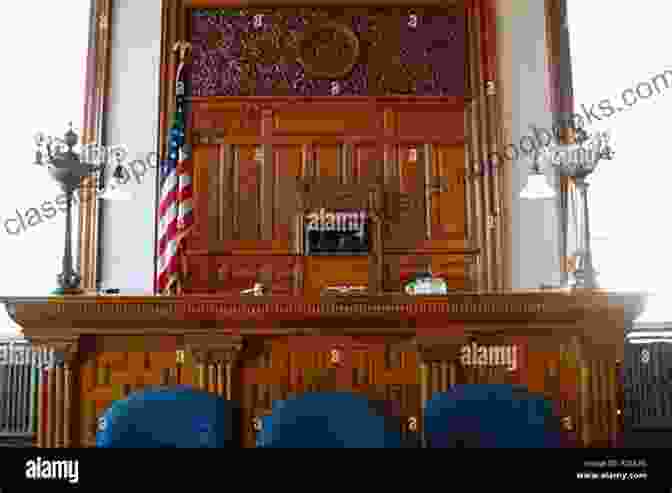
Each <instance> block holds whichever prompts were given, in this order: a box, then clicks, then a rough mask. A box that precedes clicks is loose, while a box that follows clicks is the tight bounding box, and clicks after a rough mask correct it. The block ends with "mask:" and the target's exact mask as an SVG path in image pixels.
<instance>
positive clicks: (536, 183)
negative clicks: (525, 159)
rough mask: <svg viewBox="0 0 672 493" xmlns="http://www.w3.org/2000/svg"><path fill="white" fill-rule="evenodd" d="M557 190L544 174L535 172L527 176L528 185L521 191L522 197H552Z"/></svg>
mask: <svg viewBox="0 0 672 493" xmlns="http://www.w3.org/2000/svg"><path fill="white" fill-rule="evenodd" d="M553 197H555V191H554V190H553V189H552V188H551V187H550V186H549V184H548V182H547V181H546V177H545V176H544V175H543V174H533V175H530V176H529V177H528V178H527V185H525V188H523V191H522V192H520V198H522V199H552V198H553Z"/></svg>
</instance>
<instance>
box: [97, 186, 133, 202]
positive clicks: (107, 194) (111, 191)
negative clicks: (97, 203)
mask: <svg viewBox="0 0 672 493" xmlns="http://www.w3.org/2000/svg"><path fill="white" fill-rule="evenodd" d="M98 198H99V199H101V200H111V201H119V202H122V201H128V200H131V199H132V198H133V195H132V194H131V193H130V192H125V191H123V190H119V189H118V188H107V189H105V190H103V193H101V194H100V195H98Z"/></svg>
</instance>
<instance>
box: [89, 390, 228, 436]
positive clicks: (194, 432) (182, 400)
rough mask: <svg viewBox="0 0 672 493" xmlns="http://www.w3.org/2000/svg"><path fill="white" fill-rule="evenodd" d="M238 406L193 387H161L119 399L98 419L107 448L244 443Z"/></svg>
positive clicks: (99, 431) (100, 432) (99, 433)
mask: <svg viewBox="0 0 672 493" xmlns="http://www.w3.org/2000/svg"><path fill="white" fill-rule="evenodd" d="M235 411H236V408H235V406H234V405H233V404H232V403H231V402H229V401H227V400H225V399H222V398H221V397H218V396H216V395H213V394H210V393H207V392H203V391H199V390H194V389H192V388H190V387H158V388H153V389H147V390H142V391H139V392H134V393H132V394H131V395H129V396H128V397H127V398H126V399H123V400H119V401H116V402H114V403H113V404H112V405H111V406H110V407H109V408H108V409H107V411H105V413H104V414H103V416H102V417H101V418H100V419H99V421H98V433H97V435H96V445H97V446H98V447H102V448H222V447H228V446H238V444H239V442H238V438H237V437H236V433H235V428H236V427H237V426H238V422H237V421H238V418H237V413H236V412H235Z"/></svg>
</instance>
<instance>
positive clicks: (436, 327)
mask: <svg viewBox="0 0 672 493" xmlns="http://www.w3.org/2000/svg"><path fill="white" fill-rule="evenodd" d="M645 299H646V296H645V295H644V294H637V293H609V292H604V291H589V290H586V291H572V292H569V291H550V290H548V291H546V290H544V291H519V292H515V291H514V292H507V293H494V292H480V293H459V294H458V293H456V294H450V295H447V296H440V297H409V296H404V295H380V296H351V297H348V296H322V297H316V298H315V299H314V300H311V299H306V298H305V297H297V296H259V297H244V296H207V295H204V296H196V295H191V296H182V297H169V296H164V297H152V296H144V297H143V296H137V297H136V296H124V297H114V298H112V297H96V296H77V297H47V298H45V297H42V298H6V299H4V300H2V301H3V302H5V303H6V304H7V306H8V312H9V313H10V314H12V315H13V318H14V320H15V321H16V322H17V323H18V324H19V325H20V326H21V327H22V328H23V333H24V336H25V337H26V338H27V339H28V340H30V341H31V342H33V343H36V344H44V345H59V347H60V344H61V343H62V342H63V341H66V342H68V343H70V341H74V340H77V338H78V337H79V336H80V335H82V334H87V335H128V334H129V333H135V334H137V335H151V334H163V335H168V334H185V335H186V336H188V337H193V338H196V339H199V341H195V342H193V344H192V345H194V346H199V347H201V346H203V344H208V345H210V342H212V341H210V342H209V339H208V338H211V337H215V338H224V339H225V340H224V342H223V343H225V345H226V346H227V347H226V348H224V349H230V348H231V347H233V346H236V344H238V343H237V342H236V340H233V342H231V340H230V339H231V338H233V339H235V338H237V337H242V336H266V337H268V336H281V335H293V334H301V335H305V334H313V335H328V334H340V335H347V336H353V335H390V336H395V335H396V336H417V337H419V338H433V337H434V338H436V337H438V338H448V339H454V338H455V337H457V338H461V337H464V334H465V333H479V334H483V335H489V336H492V335H495V334H504V335H507V336H525V337H560V338H566V337H570V336H582V337H587V338H589V339H591V340H592V341H593V344H594V346H595V347H596V348H597V347H600V348H602V349H604V350H608V351H609V352H610V353H611V354H614V355H616V356H618V357H617V359H621V360H622V353H623V347H624V342H625V328H626V327H628V326H630V324H631V323H632V320H634V319H635V318H636V317H637V316H638V315H639V314H640V313H641V312H642V311H643V309H644V305H645ZM201 339H203V340H201ZM215 342H217V341H214V342H212V344H215ZM215 345H217V344H215Z"/></svg>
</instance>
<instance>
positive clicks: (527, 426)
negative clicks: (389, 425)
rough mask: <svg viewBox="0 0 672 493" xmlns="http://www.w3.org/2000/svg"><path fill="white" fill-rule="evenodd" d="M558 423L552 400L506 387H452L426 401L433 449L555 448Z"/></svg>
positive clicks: (558, 438)
mask: <svg viewBox="0 0 672 493" xmlns="http://www.w3.org/2000/svg"><path fill="white" fill-rule="evenodd" d="M559 423H560V421H559V419H558V418H557V417H555V416H554V413H553V408H552V404H551V402H549V401H548V400H546V399H544V398H543V396H537V395H534V394H531V393H530V392H528V391H527V390H526V389H525V388H523V387H520V386H513V385H504V384H483V385H456V386H454V387H453V388H451V390H450V391H448V392H442V393H437V394H434V395H433V396H432V399H430V400H429V401H428V402H427V407H426V411H425V436H426V439H427V442H428V445H429V446H430V447H432V448H558V447H560V446H561V431H560V425H559Z"/></svg>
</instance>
